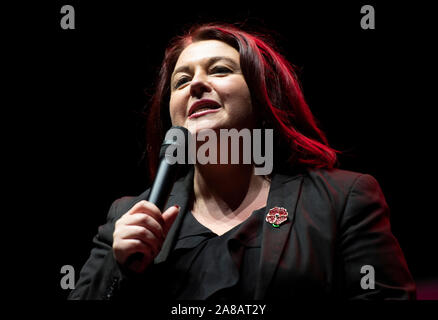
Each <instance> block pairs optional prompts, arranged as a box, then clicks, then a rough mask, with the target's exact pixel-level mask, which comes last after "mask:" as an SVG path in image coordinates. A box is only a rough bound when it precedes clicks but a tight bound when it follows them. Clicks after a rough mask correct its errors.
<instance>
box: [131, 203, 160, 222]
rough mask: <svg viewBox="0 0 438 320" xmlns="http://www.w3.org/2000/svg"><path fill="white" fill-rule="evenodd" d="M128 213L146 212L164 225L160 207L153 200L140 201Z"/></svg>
mask: <svg viewBox="0 0 438 320" xmlns="http://www.w3.org/2000/svg"><path fill="white" fill-rule="evenodd" d="M128 213H129V214H134V213H146V214H148V215H150V216H151V217H152V218H154V219H155V220H156V221H157V222H158V223H159V224H161V225H164V221H163V217H162V216H161V211H160V209H158V208H157V206H156V205H155V204H153V203H152V202H149V201H146V200H142V201H139V202H137V203H136V204H135V205H134V206H133V207H132V208H131V209H130V210H129V211H128Z"/></svg>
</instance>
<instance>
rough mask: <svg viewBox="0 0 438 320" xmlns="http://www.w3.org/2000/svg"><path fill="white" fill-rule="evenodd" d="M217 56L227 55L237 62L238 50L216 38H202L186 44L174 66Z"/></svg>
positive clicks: (194, 62)
mask: <svg viewBox="0 0 438 320" xmlns="http://www.w3.org/2000/svg"><path fill="white" fill-rule="evenodd" d="M217 56H223V57H228V58H231V59H233V60H234V61H235V62H236V63H239V52H238V51H237V50H236V49H234V48H233V47H232V46H230V45H228V44H226V43H225V42H222V41H218V40H203V41H199V42H194V43H192V44H190V45H189V46H187V48H185V49H184V50H183V51H182V52H181V54H180V56H179V58H178V60H177V62H176V65H175V68H177V67H179V66H182V65H188V64H196V63H198V62H202V61H203V60H208V59H209V58H211V57H217Z"/></svg>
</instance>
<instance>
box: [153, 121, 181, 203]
mask: <svg viewBox="0 0 438 320" xmlns="http://www.w3.org/2000/svg"><path fill="white" fill-rule="evenodd" d="M188 139H189V130H187V129H186V128H184V127H180V126H173V127H172V128H170V129H169V130H168V131H167V133H166V136H165V137H164V141H163V143H162V144H161V148H160V156H159V159H160V160H159V165H158V170H157V175H156V176H155V179H154V183H153V184H152V188H151V192H150V193H149V198H148V201H149V202H152V203H153V204H155V205H156V206H157V207H158V209H160V211H163V209H164V206H165V205H166V203H167V200H168V198H169V194H170V191H171V190H172V188H173V184H174V183H175V179H176V177H177V175H178V172H179V169H180V168H181V165H182V164H181V163H178V161H176V162H175V163H173V164H171V163H169V159H168V157H173V159H175V152H176V151H178V149H179V150H181V148H183V150H184V158H183V159H181V158H180V159H177V160H183V163H184V164H185V163H187V161H186V160H187V154H188V150H187V149H188V148H187V146H188ZM181 140H182V141H181ZM172 151H173V152H172Z"/></svg>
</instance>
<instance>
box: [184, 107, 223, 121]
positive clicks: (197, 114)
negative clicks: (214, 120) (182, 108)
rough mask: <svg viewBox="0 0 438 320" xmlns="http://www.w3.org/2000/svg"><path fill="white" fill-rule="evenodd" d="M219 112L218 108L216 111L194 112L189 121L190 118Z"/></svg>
mask: <svg viewBox="0 0 438 320" xmlns="http://www.w3.org/2000/svg"><path fill="white" fill-rule="evenodd" d="M219 110H220V108H218V109H209V110H204V111H201V112H195V113H194V114H191V115H190V116H189V119H192V118H199V117H202V116H203V115H206V114H209V113H214V112H218V111H219Z"/></svg>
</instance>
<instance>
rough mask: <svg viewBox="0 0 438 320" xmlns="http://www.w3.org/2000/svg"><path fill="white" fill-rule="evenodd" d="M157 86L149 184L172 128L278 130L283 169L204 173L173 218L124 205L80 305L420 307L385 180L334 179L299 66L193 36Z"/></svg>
mask: <svg viewBox="0 0 438 320" xmlns="http://www.w3.org/2000/svg"><path fill="white" fill-rule="evenodd" d="M158 79H159V80H158V83H157V88H156V91H155V92H156V93H155V95H154V96H153V98H152V101H151V104H150V107H149V111H148V114H149V120H148V126H147V129H148V141H149V144H148V154H147V155H148V158H149V168H150V173H151V176H152V177H153V176H154V175H155V173H156V168H157V159H156V155H157V154H158V150H159V147H160V144H161V141H162V140H163V137H164V134H165V132H166V131H167V130H168V129H169V128H170V127H171V126H172V125H178V126H183V127H186V128H188V129H189V131H190V132H191V133H192V134H196V133H199V132H202V130H205V129H209V130H214V131H215V132H219V130H220V129H232V128H235V129H237V130H241V129H256V128H262V129H272V130H273V134H274V139H273V144H274V155H273V159H274V166H273V171H272V173H271V174H269V175H265V176H259V175H256V174H254V164H244V163H241V162H239V164H211V163H210V164H200V163H196V164H195V165H192V166H187V170H185V171H184V172H183V173H182V174H181V176H180V177H179V179H178V180H177V181H176V183H175V185H174V188H173V191H172V193H171V195H170V197H169V200H168V203H167V209H166V210H163V211H164V212H160V210H159V209H158V208H157V207H156V206H155V205H154V204H152V203H150V202H148V201H146V200H144V199H147V195H148V193H149V189H148V190H146V191H145V192H144V193H143V194H141V195H140V196H138V197H135V198H133V197H130V198H128V197H126V198H122V199H119V200H117V201H115V202H114V203H113V205H112V207H111V209H110V211H109V214H108V220H107V223H106V224H105V225H103V226H101V227H100V229H99V233H98V234H97V236H96V237H95V239H94V248H93V249H92V251H91V255H90V258H89V259H88V261H87V262H86V264H85V265H84V267H83V269H82V271H81V274H80V279H79V281H78V283H77V285H76V289H75V290H73V291H72V293H71V294H70V298H71V299H118V298H119V299H124V298H126V299H128V298H129V299H131V298H158V299H231V298H240V299H268V300H270V299H275V300H278V299H294V298H295V299H297V298H299V299H303V298H304V299H305V298H309V299H317V298H322V299H323V298H330V299H332V298H338V299H412V298H415V284H414V282H413V280H412V277H411V275H410V272H409V270H408V267H407V264H406V262H405V259H404V257H403V253H402V251H401V249H400V247H399V245H398V242H397V240H396V239H395V238H394V236H393V235H392V233H391V231H390V222H389V211H388V207H387V204H386V202H385V199H384V196H383V194H382V192H381V189H380V187H379V185H378V183H377V181H376V180H375V179H374V178H373V177H371V176H369V175H366V174H359V173H354V172H348V171H343V170H339V169H334V166H335V164H336V152H335V151H334V150H333V149H332V148H330V147H329V145H328V143H327V140H326V137H325V136H324V134H323V133H322V132H321V130H320V129H319V128H318V127H317V125H316V122H315V119H314V118H313V116H312V114H311V112H310V110H309V108H308V106H307V104H306V102H305V100H304V98H303V95H302V92H301V90H300V87H299V84H298V82H297V78H296V76H295V74H294V72H293V68H292V66H291V65H290V64H289V63H288V62H287V61H286V60H285V59H284V58H283V57H282V56H281V55H280V54H279V53H277V52H276V51H275V50H274V49H273V46H272V45H269V44H268V42H267V41H266V40H264V38H263V37H262V36H260V35H254V34H249V33H247V32H244V31H243V30H240V29H238V28H236V27H234V26H230V25H215V24H207V25H201V26H196V27H193V28H192V29H190V31H189V32H188V33H186V34H185V35H184V36H181V37H177V38H175V39H174V40H173V41H172V42H171V45H170V46H169V48H168V49H167V50H166V54H165V58H164V61H163V64H162V67H161V70H160V74H159V78H158ZM199 146H200V145H197V147H198V148H199ZM218 150H220V148H218ZM136 252H141V253H142V254H143V258H142V260H140V261H136V262H135V263H130V262H129V261H130V260H129V257H130V256H132V255H133V254H135V253H136Z"/></svg>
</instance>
